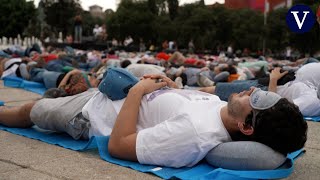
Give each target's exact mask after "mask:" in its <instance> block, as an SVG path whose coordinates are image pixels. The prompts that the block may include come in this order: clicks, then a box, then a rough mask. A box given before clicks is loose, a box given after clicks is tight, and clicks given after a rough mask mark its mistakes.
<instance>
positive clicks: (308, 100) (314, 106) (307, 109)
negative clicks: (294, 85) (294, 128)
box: [293, 94, 320, 116]
mask: <svg viewBox="0 0 320 180" xmlns="http://www.w3.org/2000/svg"><path fill="white" fill-rule="evenodd" d="M293 103H294V104H295V105H297V106H298V107H299V110H300V111H301V113H302V114H303V115H304V116H320V99H318V97H317V96H316V94H315V95H314V96H311V95H310V94H306V95H302V96H299V97H298V98H295V99H293Z"/></svg>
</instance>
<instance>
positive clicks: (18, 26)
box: [0, 0, 36, 37]
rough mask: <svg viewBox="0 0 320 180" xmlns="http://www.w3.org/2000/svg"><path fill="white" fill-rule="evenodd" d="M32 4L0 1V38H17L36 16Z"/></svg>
mask: <svg viewBox="0 0 320 180" xmlns="http://www.w3.org/2000/svg"><path fill="white" fill-rule="evenodd" d="M35 15H36V9H35V7H34V4H33V2H32V1H31V2H26V1H25V0H0V23H1V25H2V26H1V28H0V37H2V36H7V37H17V35H18V34H21V35H22V33H23V31H24V29H25V28H26V27H27V26H28V23H29V22H30V21H31V20H32V19H34V18H35V17H36V16H35Z"/></svg>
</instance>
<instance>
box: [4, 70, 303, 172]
mask: <svg viewBox="0 0 320 180" xmlns="http://www.w3.org/2000/svg"><path fill="white" fill-rule="evenodd" d="M275 72H277V71H276V70H275V71H274V72H273V73H272V76H271V77H272V79H273V77H279V76H282V75H283V74H281V73H280V72H279V73H275ZM159 79H161V80H162V81H159ZM164 87H167V88H164ZM176 88H177V85H176V83H175V82H173V81H172V80H170V79H169V78H168V77H165V76H162V75H149V76H144V77H143V78H142V79H141V80H140V81H139V82H138V83H137V84H136V85H134V86H133V87H132V88H131V89H130V90H129V92H128V95H127V97H126V98H124V99H122V100H118V101H111V100H110V99H108V98H107V96H106V95H104V94H103V93H101V92H100V91H98V90H96V89H89V90H88V91H85V92H83V93H80V94H77V95H73V96H68V97H61V98H54V99H48V98H44V99H41V100H38V101H36V102H32V103H28V104H25V105H23V106H20V107H13V108H8V107H0V108H1V110H0V124H2V125H5V126H9V127H20V128H27V127H30V126H32V125H34V124H35V125H37V126H39V127H40V128H43V129H48V130H53V131H57V132H66V133H68V134H69V135H71V136H72V137H73V138H74V139H88V138H90V137H91V136H101V135H103V136H107V135H110V139H109V144H108V150H109V153H110V154H111V156H113V157H116V158H120V159H124V160H130V161H138V162H139V163H141V164H152V165H158V166H168V167H184V166H188V167H190V166H193V165H195V164H197V163H198V162H199V161H201V160H202V159H203V158H204V157H205V156H206V154H207V153H208V152H209V151H210V150H211V149H213V148H215V147H216V146H218V145H219V144H221V143H224V142H230V141H232V140H236V139H242V140H250V141H257V142H260V143H263V144H265V145H267V146H269V147H271V148H273V149H274V150H276V151H278V152H280V153H282V154H284V155H286V154H287V153H290V152H293V151H296V150H298V149H301V148H302V147H303V146H304V144H305V142H306V140H307V136H306V133H307V123H306V122H305V121H304V119H303V116H302V114H301V112H300V111H299V108H298V107H297V106H296V105H294V104H293V103H292V102H290V101H288V100H287V99H286V98H282V97H281V96H280V95H278V94H276V93H273V92H267V91H262V90H261V89H258V88H251V89H250V90H246V91H242V92H240V93H235V94H232V95H231V96H230V97H229V99H228V102H226V101H222V100H220V98H219V97H218V96H216V95H211V94H208V93H204V92H201V91H197V90H185V89H176Z"/></svg>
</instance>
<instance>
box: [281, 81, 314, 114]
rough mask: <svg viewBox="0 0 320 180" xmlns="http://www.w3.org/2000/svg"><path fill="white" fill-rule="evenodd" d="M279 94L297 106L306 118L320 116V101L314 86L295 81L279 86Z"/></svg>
mask: <svg viewBox="0 0 320 180" xmlns="http://www.w3.org/2000/svg"><path fill="white" fill-rule="evenodd" d="M277 93H278V94H279V95H280V96H282V97H284V98H287V99H288V100H289V101H291V102H293V103H294V104H295V105H297V106H298V107H299V109H300V111H301V113H302V114H303V115H304V116H320V100H319V99H318V97H317V90H316V89H315V88H314V86H311V85H308V84H306V83H303V82H300V81H298V80H295V81H291V82H288V83H286V84H284V85H283V86H278V87H277Z"/></svg>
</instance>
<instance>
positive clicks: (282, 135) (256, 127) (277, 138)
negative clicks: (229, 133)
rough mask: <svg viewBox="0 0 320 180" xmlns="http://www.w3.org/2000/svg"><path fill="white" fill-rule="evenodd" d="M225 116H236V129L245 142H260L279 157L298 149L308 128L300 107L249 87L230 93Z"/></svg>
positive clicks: (304, 138)
mask: <svg viewBox="0 0 320 180" xmlns="http://www.w3.org/2000/svg"><path fill="white" fill-rule="evenodd" d="M228 113H229V114H230V115H232V116H233V117H238V119H239V120H238V121H237V122H236V124H237V128H239V130H240V132H241V133H240V134H242V135H246V136H245V137H246V140H252V141H257V142H260V143H262V144H265V145H267V146H269V147H271V148H273V149H274V150H276V151H278V152H280V153H282V154H287V153H290V152H293V151H296V150H299V149H301V148H302V147H303V146H304V144H305V142H306V140H307V129H308V126H307V123H306V122H305V121H304V119H303V116H302V114H301V112H300V110H299V108H298V107H297V106H296V105H294V104H293V103H291V102H289V101H288V100H287V99H285V98H282V97H281V96H280V95H278V94H276V93H274V92H269V91H262V90H261V89H259V88H251V89H250V90H249V91H243V92H241V93H238V94H232V95H231V96H230V97H229V100H228ZM238 132H239V131H238ZM235 134H237V133H235ZM233 135H234V134H233ZM235 139H237V138H235ZM242 140H243V139H242Z"/></svg>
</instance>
